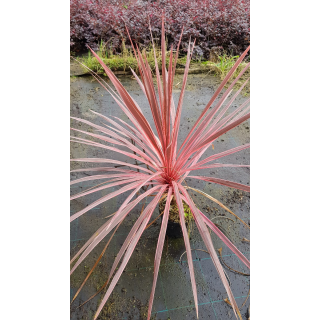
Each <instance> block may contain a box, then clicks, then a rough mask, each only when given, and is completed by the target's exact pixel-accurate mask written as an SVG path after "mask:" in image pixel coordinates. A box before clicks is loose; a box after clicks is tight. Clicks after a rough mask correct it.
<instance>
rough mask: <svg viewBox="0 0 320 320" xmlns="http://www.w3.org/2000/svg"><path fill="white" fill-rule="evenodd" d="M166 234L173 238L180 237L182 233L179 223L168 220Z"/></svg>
mask: <svg viewBox="0 0 320 320" xmlns="http://www.w3.org/2000/svg"><path fill="white" fill-rule="evenodd" d="M166 235H167V236H168V237H169V238H174V239H177V238H182V237H183V233H182V228H181V225H180V223H179V222H173V221H170V220H168V226H167V232H166Z"/></svg>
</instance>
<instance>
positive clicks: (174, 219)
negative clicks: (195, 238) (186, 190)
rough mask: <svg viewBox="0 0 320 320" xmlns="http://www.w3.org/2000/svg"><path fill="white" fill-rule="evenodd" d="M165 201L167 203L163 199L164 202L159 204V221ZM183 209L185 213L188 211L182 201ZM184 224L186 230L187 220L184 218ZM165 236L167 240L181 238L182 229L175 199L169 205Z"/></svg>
mask: <svg viewBox="0 0 320 320" xmlns="http://www.w3.org/2000/svg"><path fill="white" fill-rule="evenodd" d="M166 201H167V199H166V198H165V199H164V200H162V201H161V202H159V210H160V213H162V216H161V221H162V219H163V212H164V209H165V205H166ZM183 207H184V210H185V211H187V210H188V211H190V209H189V207H188V205H187V204H186V203H185V202H184V201H183ZM185 224H186V227H187V228H188V218H186V217H185ZM166 235H167V236H168V237H169V238H173V239H177V238H182V237H183V233H182V228H181V224H180V217H179V210H178V205H177V203H176V201H175V198H173V199H172V200H171V203H170V210H169V218H168V225H167V231H166Z"/></svg>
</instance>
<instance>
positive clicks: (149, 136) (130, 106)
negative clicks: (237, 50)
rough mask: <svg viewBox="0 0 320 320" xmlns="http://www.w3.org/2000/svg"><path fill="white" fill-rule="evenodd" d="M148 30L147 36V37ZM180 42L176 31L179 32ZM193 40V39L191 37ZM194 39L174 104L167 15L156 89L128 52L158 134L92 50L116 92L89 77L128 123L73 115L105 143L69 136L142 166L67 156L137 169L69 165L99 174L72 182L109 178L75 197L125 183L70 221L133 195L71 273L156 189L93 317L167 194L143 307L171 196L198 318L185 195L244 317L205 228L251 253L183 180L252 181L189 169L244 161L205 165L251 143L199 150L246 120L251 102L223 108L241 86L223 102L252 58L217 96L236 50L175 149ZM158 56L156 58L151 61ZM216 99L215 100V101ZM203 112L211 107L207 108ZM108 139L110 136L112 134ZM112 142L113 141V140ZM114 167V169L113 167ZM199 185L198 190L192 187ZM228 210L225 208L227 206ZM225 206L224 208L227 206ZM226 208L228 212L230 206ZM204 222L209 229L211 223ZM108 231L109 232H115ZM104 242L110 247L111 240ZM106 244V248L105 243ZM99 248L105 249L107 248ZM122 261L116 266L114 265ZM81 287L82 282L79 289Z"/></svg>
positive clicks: (87, 245) (82, 252) (84, 249)
mask: <svg viewBox="0 0 320 320" xmlns="http://www.w3.org/2000/svg"><path fill="white" fill-rule="evenodd" d="M151 36H152V35H151ZM180 40H181V37H180ZM194 43H195V42H194ZM194 43H193V44H191V42H189V47H188V55H187V62H186V68H185V73H184V77H183V82H182V89H181V94H180V98H179V101H178V105H177V106H175V104H174V101H173V96H172V88H173V78H174V74H175V69H176V62H177V58H178V50H179V45H180V41H179V44H178V47H177V50H176V53H175V57H174V54H173V49H172V48H171V51H170V59H169V65H168V69H166V64H165V59H164V57H165V54H166V53H165V34H164V21H162V36H161V50H162V57H163V59H162V67H161V68H162V69H161V74H160V70H159V67H158V65H156V82H157V94H156V89H155V87H154V85H153V80H152V73H151V69H150V67H149V65H148V62H147V59H146V57H143V56H142V54H141V52H140V51H139V49H138V47H136V49H135V48H134V46H133V44H132V47H133V50H134V53H135V56H136V59H137V61H138V64H139V72H140V77H141V80H140V79H139V77H138V76H137V75H136V74H135V73H134V71H132V72H133V74H134V76H135V78H136V80H137V81H138V83H139V85H140V87H141V89H142V91H143V93H144V94H145V96H146V97H147V99H148V102H149V105H150V109H151V111H152V116H153V120H154V123H155V127H156V133H157V134H156V133H155V132H154V131H153V130H152V129H151V126H150V124H149V123H148V121H147V120H146V118H145V117H144V115H143V113H142V111H141V109H140V107H139V106H138V104H137V103H136V102H135V101H134V100H133V98H132V97H131V96H130V95H129V93H128V92H127V91H126V90H125V88H124V87H123V86H122V84H121V83H120V82H119V80H118V79H117V78H116V77H115V75H114V74H113V73H112V71H111V70H110V69H109V68H108V67H107V66H106V65H105V64H104V63H103V62H102V61H101V59H100V58H99V57H98V55H96V54H95V53H94V52H93V51H92V50H91V51H92V54H93V55H94V56H95V57H96V59H97V60H98V61H99V62H100V64H101V65H102V67H103V68H104V70H105V72H106V74H107V75H108V77H109V78H110V80H111V82H112V83H113V85H114V87H115V89H116V91H114V90H113V89H112V88H111V87H110V86H109V85H108V84H107V83H106V82H104V81H103V80H102V79H101V78H99V77H97V76H96V75H94V77H95V78H96V79H97V80H98V82H99V83H100V84H101V85H102V86H103V87H104V89H105V90H107V91H108V92H109V93H110V94H111V95H112V97H113V98H114V100H115V101H116V102H117V104H118V105H119V107H120V108H121V109H122V110H123V112H124V113H125V114H126V115H127V116H128V118H129V119H130V120H131V122H132V124H133V125H129V124H127V123H126V122H124V121H122V120H121V119H118V118H116V120H117V121H115V120H113V119H110V118H109V117H106V116H104V115H101V114H98V113H96V112H94V113H95V114H96V115H98V116H99V117H101V118H102V119H104V120H105V121H107V122H108V123H109V124H110V125H108V126H105V127H102V126H98V125H96V124H94V123H91V122H89V121H86V120H82V119H78V118H72V119H75V120H77V121H80V122H82V123H85V124H87V125H89V126H91V127H93V128H95V129H97V130H98V132H100V133H101V134H97V133H90V132H86V131H81V130H78V129H73V130H75V131H77V132H81V133H83V134H86V135H89V136H91V137H94V138H97V139H98V140H100V141H101V142H104V143H107V144H104V143H98V142H93V141H91V140H87V139H83V138H76V137H73V138H72V141H74V142H80V143H83V144H86V145H90V146H94V147H99V148H103V149H107V150H112V151H116V152H119V153H121V154H124V155H126V156H127V157H128V158H130V159H135V160H138V161H139V162H142V163H143V164H144V165H145V166H137V165H134V164H130V163H127V162H122V161H117V160H113V159H104V158H85V159H72V160H71V161H80V162H90V163H98V164H117V165H123V166H128V167H131V168H134V169H139V172H136V171H133V170H129V169H124V168H116V167H94V168H86V169H78V170H73V171H72V172H84V171H93V172H101V174H98V175H93V176H89V177H85V178H81V179H77V180H73V181H72V182H71V184H75V183H79V182H83V181H89V180H98V179H110V180H108V181H107V182H106V183H108V184H104V185H102V186H101V185H99V186H96V187H94V188H90V189H88V190H86V191H83V192H81V193H78V194H76V195H73V196H72V197H71V199H76V198H79V197H83V196H85V195H88V194H91V193H94V192H97V191H100V190H104V189H107V188H110V187H114V186H120V185H124V186H122V187H121V188H120V189H119V190H117V191H114V192H111V193H109V194H108V195H105V196H103V197H102V198H100V199H98V200H96V201H95V202H93V203H92V204H90V205H88V206H87V207H85V208H84V209H82V210H80V211H79V212H77V213H75V214H73V215H72V216H71V221H74V220H75V219H77V218H79V217H80V216H81V215H83V214H84V213H86V212H87V211H89V210H90V209H92V208H94V207H95V206H97V205H99V204H101V203H102V202H105V201H107V200H109V199H111V198H113V197H116V196H118V195H120V194H122V193H124V192H126V191H129V190H130V191H131V190H132V192H131V193H130V195H129V196H128V197H127V198H126V200H125V201H124V202H123V204H122V205H121V206H120V208H119V209H118V211H117V212H115V214H113V215H112V217H111V218H110V219H109V220H108V221H107V222H106V223H104V224H103V225H102V226H101V227H100V228H99V229H98V230H97V231H96V233H95V234H94V235H93V236H92V237H91V238H90V239H89V240H88V241H87V242H86V243H85V245H84V246H83V247H82V248H81V249H80V250H79V252H78V253H77V254H76V255H75V256H74V257H73V259H72V260H71V264H73V263H74V262H75V264H74V265H73V266H72V270H71V274H72V273H73V272H74V270H75V269H76V268H77V267H78V266H79V265H80V263H81V262H82V261H83V260H84V259H85V258H86V257H87V256H88V254H89V253H90V252H91V251H92V250H93V249H94V248H95V247H96V246H97V245H98V243H100V241H101V240H102V239H103V238H105V237H106V236H107V235H108V234H109V233H111V231H112V230H113V229H114V228H116V229H115V230H114V232H115V231H116V230H117V228H118V227H119V225H120V224H121V223H122V221H123V220H124V219H125V218H126V216H127V215H128V214H129V213H130V211H131V210H132V209H133V208H134V207H135V206H136V205H137V204H138V203H139V202H140V201H141V200H142V199H145V198H146V197H148V196H150V195H151V194H156V195H155V196H154V199H153V200H152V201H151V202H150V203H149V204H148V205H147V207H145V208H144V210H143V211H142V213H141V215H140V216H139V218H138V219H137V221H136V222H135V224H134V225H133V227H132V229H131V231H130V232H129V234H128V236H127V238H126V240H125V242H124V243H123V245H122V247H121V249H120V251H119V253H118V255H117V257H116V259H115V261H114V263H113V266H112V268H111V271H110V274H109V278H108V281H107V282H106V284H105V285H108V284H109V287H108V289H107V291H106V293H105V295H104V297H103V299H102V301H101V304H100V306H99V308H98V310H97V312H96V314H95V317H94V319H96V318H97V317H98V315H99V313H100V312H101V310H102V308H103V306H104V304H105V303H106V301H107V300H108V298H109V296H110V294H111V293H112V290H113V289H114V287H115V285H116V283H117V281H118V280H119V278H120V276H121V274H122V272H123V270H124V268H125V267H126V265H127V263H128V260H129V258H130V257H131V255H132V253H133V251H134V249H135V246H136V245H137V243H138V241H139V239H140V237H141V235H142V233H143V231H144V230H145V228H146V226H147V225H148V222H149V220H150V218H151V215H152V213H153V211H154V209H155V208H156V206H157V205H158V203H159V201H160V200H161V199H166V205H165V209H164V213H163V220H162V224H161V229H160V233H159V238H158V244H157V248H156V253H155V261H154V277H153V285H152V289H151V295H150V300H149V309H148V320H149V319H150V317H151V311H152V304H153V299H154V293H155V288H156V283H157V277H158V271H159V265H160V260H161V255H162V250H163V244H164V240H165V234H166V229H167V223H168V217H169V210H170V202H171V201H172V198H173V197H174V198H175V200H176V203H177V205H178V209H179V216H180V223H181V228H182V233H183V238H184V242H185V246H186V253H187V260H188V266H189V271H190V278H191V284H192V290H193V295H194V303H195V308H196V313H197V317H198V298H197V289H196V281H195V275H194V269H193V262H192V256H191V249H190V242H189V238H188V232H187V228H186V224H185V216H184V208H183V203H182V201H184V202H185V203H186V204H187V205H188V206H189V207H190V209H191V212H192V216H193V219H194V221H195V223H196V226H197V227H198V229H199V232H200V234H201V236H202V239H203V241H204V243H205V245H206V247H207V250H208V252H209V254H210V256H211V259H212V261H213V263H214V265H215V267H216V269H217V271H218V273H219V276H220V278H221V280H222V282H223V284H224V287H225V289H226V291H227V294H228V297H229V300H230V303H231V306H232V308H233V310H234V312H235V315H236V317H237V316H239V317H240V318H241V314H240V311H239V308H238V306H237V304H236V301H235V298H234V296H233V294H232V292H231V289H230V286H229V284H228V281H227V278H226V275H225V273H224V270H223V268H222V266H221V264H220V261H219V258H218V256H217V253H216V251H215V249H214V247H213V244H212V240H211V236H210V233H209V229H211V230H212V231H213V232H214V233H215V234H216V235H217V236H218V237H219V238H220V239H222V241H224V243H225V244H226V245H227V246H228V247H229V248H230V249H231V250H232V251H233V252H234V253H235V254H236V255H237V257H238V258H239V259H240V260H241V261H242V262H243V263H244V264H245V265H246V266H247V267H248V268H250V262H249V261H248V259H247V258H246V257H245V256H244V255H243V254H242V253H241V252H240V251H239V250H238V249H237V248H236V247H235V246H234V245H233V244H232V242H231V241H230V240H229V239H228V238H227V237H226V236H225V235H224V234H223V233H222V232H221V231H220V230H219V229H218V228H217V227H216V225H215V224H214V223H212V222H211V221H210V220H209V219H208V218H207V217H206V216H205V214H204V213H202V212H201V211H200V210H199V209H198V208H197V207H196V206H195V204H194V202H193V200H192V199H191V198H190V196H189V194H188V192H187V188H188V187H187V186H184V183H183V182H184V179H185V178H186V177H188V178H194V179H198V180H204V181H209V182H213V183H217V184H220V185H224V186H228V187H231V188H237V189H240V190H243V191H248V192H249V191H250V190H249V186H246V185H243V184H239V183H236V182H232V181H227V180H223V179H216V178H211V177H205V176H192V175H189V174H190V173H191V172H192V171H194V170H201V169H205V168H218V167H241V165H231V164H220V163H213V164H209V162H212V161H214V160H217V159H219V158H221V157H224V156H227V155H230V154H232V153H235V152H238V151H241V150H244V149H246V148H248V147H249V144H246V145H242V146H239V147H236V148H233V149H230V150H227V151H224V152H221V153H218V154H215V155H212V156H210V157H207V158H206V159H203V160H201V161H199V160H200V158H201V156H202V155H203V154H204V152H205V151H206V150H207V148H209V147H210V146H211V144H212V142H213V141H214V140H215V139H217V138H218V137H219V136H221V135H222V134H224V133H226V132H227V131H229V130H231V129H232V128H234V127H236V126H237V125H239V124H240V123H242V122H244V121H245V120H247V119H249V117H250V113H248V110H249V107H248V103H249V100H247V101H246V102H244V103H243V104H242V105H241V106H240V107H239V108H237V109H236V110H235V111H233V112H231V113H229V114H228V113H227V110H228V108H229V107H230V106H231V104H232V103H233V101H234V100H235V98H236V97H237V96H238V95H239V93H240V91H241V89H242V88H243V87H244V85H245V84H243V86H242V88H240V89H239V90H238V91H237V92H236V93H235V94H234V95H233V96H231V97H230V99H229V100H228V98H229V96H230V94H231V90H232V88H233V86H234V85H235V83H236V82H237V81H238V79H239V78H240V77H241V76H242V74H243V73H244V72H245V71H246V69H247V68H248V66H249V64H248V65H247V67H246V68H245V69H243V70H242V72H241V73H240V74H239V76H238V77H237V78H236V79H235V80H234V81H233V82H232V83H231V85H230V86H229V88H228V89H227V90H226V91H225V92H224V93H223V95H222V96H221V98H220V99H217V97H218V95H219V93H220V92H222V89H223V87H224V86H225V85H226V83H227V82H228V80H229V79H230V77H231V75H232V74H233V72H234V71H235V70H236V68H237V67H238V65H239V64H240V62H241V61H242V60H243V59H244V57H245V56H246V54H247V52H248V50H249V48H247V50H246V51H245V52H244V53H243V54H242V55H241V57H240V58H239V59H238V61H237V62H236V63H235V65H234V67H233V68H232V69H231V70H230V72H229V73H228V75H227V76H226V78H225V79H224V81H223V82H222V83H221V85H220V86H219V88H218V89H217V91H216V92H215V93H214V95H213V97H212V98H211V100H210V101H209V102H208V104H207V105H206V107H205V108H204V110H203V111H202V113H201V115H200V116H199V118H198V120H197V121H196V122H195V124H194V125H193V127H192V129H191V131H190V132H189V134H188V136H187V137H186V139H185V140H184V142H183V143H182V145H181V146H180V148H178V145H177V139H178V128H179V125H180V118H181V108H182V102H183V96H184V92H185V88H186V82H187V75H188V69H189V64H190V59H191V55H192V50H193V47H194ZM155 61H157V60H156V59H155ZM216 100H217V101H216ZM213 102H216V104H215V106H214V107H213V108H211V109H210V107H211V106H212V105H213ZM207 111H208V112H207ZM110 137H111V138H110ZM113 145H115V146H113ZM120 147H125V148H127V149H129V150H130V152H127V151H124V150H122V149H120ZM110 172H117V173H110ZM144 186H151V189H149V190H148V189H147V190H146V191H145V192H143V193H142V194H140V195H139V196H137V197H136V199H134V200H132V199H133V198H134V197H135V195H137V193H138V191H139V190H140V189H141V188H143V187H144ZM193 190H196V189H193ZM210 198H211V199H213V200H214V201H216V202H217V203H218V204H220V205H221V206H222V207H224V206H223V205H222V204H221V203H220V202H219V201H217V200H216V199H214V198H212V197H210ZM224 208H226V207H224ZM227 210H228V209H227ZM228 211H229V210H228ZM208 228H209V229H208ZM114 232H113V234H114ZM109 242H110V240H109V241H108V244H109ZM108 244H107V245H108ZM105 249H106V248H105ZM105 249H104V250H105ZM119 264H120V266H119V267H118V265H119ZM80 289H81V288H80ZM80 289H79V290H80Z"/></svg>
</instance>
